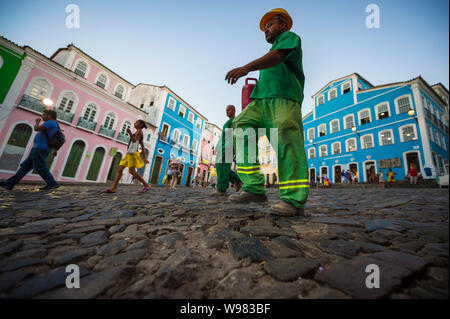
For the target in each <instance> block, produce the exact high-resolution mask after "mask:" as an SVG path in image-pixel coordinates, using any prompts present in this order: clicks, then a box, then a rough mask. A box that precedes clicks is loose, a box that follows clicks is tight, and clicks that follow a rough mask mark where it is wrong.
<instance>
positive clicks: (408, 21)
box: [0, 0, 449, 126]
mask: <svg viewBox="0 0 450 319" xmlns="http://www.w3.org/2000/svg"><path fill="white" fill-rule="evenodd" d="M69 4H76V5H78V7H79V9H80V28H79V29H69V28H67V27H66V23H65V21H66V17H67V16H68V13H66V11H65V10H66V7H67V6H68V5H69ZM369 4H376V5H378V7H379V13H380V25H379V28H370V29H369V28H367V27H366V18H367V17H368V16H369V15H370V13H366V7H367V6H368V5H369ZM273 8H284V9H286V10H287V11H288V12H289V14H290V15H291V17H292V19H293V21H294V23H293V27H292V29H291V31H293V32H295V33H296V34H298V35H299V36H300V37H301V39H302V50H303V68H304V73H305V78H306V81H305V88H304V96H305V98H304V101H303V104H302V113H303V115H305V114H307V113H308V112H310V111H311V110H312V106H313V104H314V103H313V99H312V98H311V97H312V95H314V94H315V93H316V92H317V91H319V90H320V89H321V88H322V87H323V86H324V85H326V84H327V83H328V82H329V81H332V80H334V79H337V78H340V77H343V76H346V75H349V74H351V73H353V72H357V73H359V74H360V75H361V76H363V77H364V78H365V79H367V80H368V81H369V82H371V83H372V84H373V85H381V84H385V83H392V82H398V81H407V80H410V79H412V78H414V77H417V76H419V75H421V76H422V77H423V78H424V79H425V80H426V81H427V82H428V83H429V84H430V85H432V84H435V83H438V82H441V83H442V84H443V85H444V86H445V87H446V88H447V89H448V88H449V1H448V0H429V1H422V0H420V1H419V0H346V1H342V0H278V1H275V0H272V1H269V0H246V1H242V0H226V1H225V0H214V1H211V0H209V1H203V0H192V1H183V0H171V1H162V0H159V1H154V0H145V1H144V0H128V1H118V0H109V1H106V0H89V1H88V0H71V1H64V0H28V1H25V0H15V1H10V0H0V35H2V36H3V37H5V38H7V39H9V40H10V41H12V42H14V43H16V44H18V45H21V46H22V45H28V46H30V47H32V48H33V49H35V50H37V51H39V52H41V53H43V54H44V55H46V56H48V57H50V56H51V55H52V54H53V53H54V52H55V51H56V50H57V49H58V48H61V47H66V46H67V45H68V44H70V43H73V44H74V45H76V46H77V47H79V48H80V49H82V50H83V51H84V52H85V53H87V54H89V55H90V56H92V57H93V58H95V59H96V60H98V61H100V62H101V63H102V64H104V65H105V66H107V67H108V68H109V69H111V70H112V71H114V72H116V73H117V74H119V75H120V76H121V77H123V78H124V79H126V80H128V81H129V82H131V83H133V84H135V85H136V84H138V83H148V84H153V85H158V86H162V85H166V86H168V87H169V88H170V89H171V90H173V91H174V92H175V93H177V94H178V95H179V96H180V97H182V98H183V100H185V101H186V102H187V103H189V104H190V105H191V106H192V107H194V108H195V109H196V110H197V111H199V112H200V113H201V114H203V115H204V116H205V117H206V118H208V120H209V121H210V122H212V123H214V124H216V125H219V126H222V125H223V124H224V123H225V121H226V120H227V118H226V114H225V108H226V106H227V105H228V104H234V105H236V106H237V110H238V111H239V110H240V109H241V91H242V86H243V85H244V79H243V78H241V79H240V80H239V81H238V82H237V83H236V84H235V85H233V86H231V85H229V84H227V83H226V82H225V80H224V79H225V75H226V73H227V72H228V71H229V70H231V69H233V68H236V67H240V66H243V65H245V64H247V63H249V62H251V61H252V60H254V59H257V58H259V57H261V56H263V55H264V54H265V53H267V52H268V50H269V49H270V47H271V45H270V44H269V43H267V42H266V41H265V37H264V33H263V32H262V31H260V30H259V21H260V19H261V17H262V16H263V15H264V14H265V13H266V12H268V11H270V10H271V9H273ZM258 74H259V72H258V71H256V72H251V73H249V74H248V75H247V77H256V78H257V77H258Z"/></svg>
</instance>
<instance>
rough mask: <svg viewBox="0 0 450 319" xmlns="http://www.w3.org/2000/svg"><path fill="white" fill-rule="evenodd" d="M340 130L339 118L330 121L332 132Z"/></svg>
mask: <svg viewBox="0 0 450 319" xmlns="http://www.w3.org/2000/svg"><path fill="white" fill-rule="evenodd" d="M339 131H340V127H339V120H338V119H335V120H332V121H331V122H330V134H333V133H337V132H339Z"/></svg>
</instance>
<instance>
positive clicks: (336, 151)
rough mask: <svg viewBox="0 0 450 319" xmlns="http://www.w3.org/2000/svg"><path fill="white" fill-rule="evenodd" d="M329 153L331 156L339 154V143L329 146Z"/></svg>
mask: <svg viewBox="0 0 450 319" xmlns="http://www.w3.org/2000/svg"><path fill="white" fill-rule="evenodd" d="M331 153H332V154H333V155H336V154H341V143H340V142H335V143H333V144H331Z"/></svg>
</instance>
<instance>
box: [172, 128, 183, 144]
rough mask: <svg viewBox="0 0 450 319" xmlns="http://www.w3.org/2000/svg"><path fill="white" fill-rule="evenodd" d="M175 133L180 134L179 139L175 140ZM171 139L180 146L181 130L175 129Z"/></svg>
mask: <svg viewBox="0 0 450 319" xmlns="http://www.w3.org/2000/svg"><path fill="white" fill-rule="evenodd" d="M175 133H178V138H177V139H175ZM171 139H172V141H174V142H175V143H176V144H180V139H181V132H180V130H179V129H177V128H176V129H174V130H173V131H172V134H171Z"/></svg>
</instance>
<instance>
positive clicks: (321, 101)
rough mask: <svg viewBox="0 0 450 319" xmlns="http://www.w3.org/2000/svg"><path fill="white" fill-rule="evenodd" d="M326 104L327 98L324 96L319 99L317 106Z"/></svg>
mask: <svg viewBox="0 0 450 319" xmlns="http://www.w3.org/2000/svg"><path fill="white" fill-rule="evenodd" d="M324 103H325V97H324V96H323V95H321V96H319V97H318V98H317V106H319V105H322V104H324Z"/></svg>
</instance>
